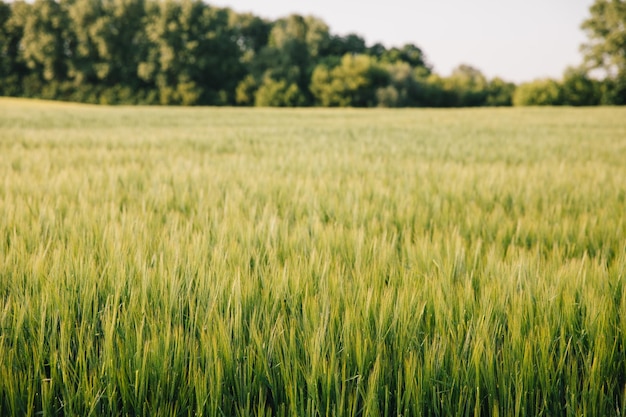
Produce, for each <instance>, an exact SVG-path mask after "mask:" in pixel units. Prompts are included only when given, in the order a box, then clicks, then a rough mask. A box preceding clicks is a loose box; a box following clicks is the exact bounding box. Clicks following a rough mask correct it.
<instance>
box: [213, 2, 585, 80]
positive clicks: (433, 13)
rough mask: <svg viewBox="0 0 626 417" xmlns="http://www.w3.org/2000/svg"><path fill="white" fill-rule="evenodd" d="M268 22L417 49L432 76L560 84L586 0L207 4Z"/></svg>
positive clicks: (575, 52) (572, 61)
mask: <svg viewBox="0 0 626 417" xmlns="http://www.w3.org/2000/svg"><path fill="white" fill-rule="evenodd" d="M208 2H209V4H212V5H215V6H222V7H230V8H232V9H233V10H236V11H238V12H253V13H254V14H256V15H258V16H262V17H266V18H270V19H276V18H278V17H283V16H287V15H289V14H291V13H298V14H302V15H314V16H317V17H320V18H321V19H322V20H324V21H325V22H326V23H327V24H328V25H329V26H330V30H331V32H332V33H333V34H340V35H345V34H347V33H350V32H354V33H357V34H359V35H361V36H363V37H364V38H365V40H366V41H367V43H368V45H371V44H373V43H376V42H381V43H383V44H385V45H386V46H401V45H403V44H404V43H407V42H412V43H415V44H416V45H417V46H419V47H420V48H422V50H423V51H424V53H425V54H426V57H427V59H428V61H429V62H430V63H431V64H432V65H433V66H434V69H435V71H436V72H437V73H439V74H441V75H448V74H449V73H450V71H451V70H452V69H453V68H454V67H456V66H457V65H459V64H461V63H464V64H470V65H472V66H475V67H477V68H478V69H480V70H481V71H482V72H483V73H484V74H485V75H486V76H488V77H490V78H491V77H494V76H499V77H502V78H504V79H506V80H510V81H514V82H522V81H530V80H533V79H535V78H541V77H554V78H560V77H561V75H562V74H563V70H565V68H566V67H567V66H569V65H578V64H580V63H581V61H582V56H581V54H580V52H579V46H580V44H581V43H583V42H584V41H585V40H586V37H585V34H584V33H583V31H582V30H581V29H580V24H581V23H582V21H583V20H585V19H586V18H587V17H588V16H589V7H590V6H591V5H592V4H593V0H440V1H436V0H416V1H408V0H385V1H377V2H374V1H357V0H265V1H261V0H216V1H212V0H208Z"/></svg>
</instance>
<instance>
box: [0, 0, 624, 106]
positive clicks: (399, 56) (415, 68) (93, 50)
mask: <svg viewBox="0 0 626 417" xmlns="http://www.w3.org/2000/svg"><path fill="white" fill-rule="evenodd" d="M625 14H626V13H625V8H624V3H623V2H622V1H618V0H597V1H596V3H595V4H594V5H593V6H592V7H591V17H590V18H589V19H588V20H587V21H586V22H585V23H584V24H583V27H584V29H585V30H586V31H587V33H588V35H589V39H590V40H589V42H588V44H586V45H584V46H583V52H584V53H585V57H586V67H585V71H587V72H586V73H585V71H583V70H572V71H568V72H566V73H565V75H564V79H563V83H562V84H559V88H560V89H561V91H560V92H559V93H558V94H556V93H555V91H554V89H555V86H554V85H544V86H543V87H540V86H538V85H535V86H534V87H530V86H528V85H526V86H524V88H523V89H522V91H521V92H520V93H519V95H520V97H521V98H520V99H519V100H518V102H519V103H522V102H528V103H536V104H570V105H575V106H582V105H595V104H624V102H626V93H625V92H626V87H625V86H626V76H624V74H626V71H625V70H624V62H626V58H625V57H624V50H625V48H624V44H625V41H624V39H626V38H625V36H624V33H625V32H624V15H625ZM346 56H350V57H352V58H348V61H347V60H346V58H345V57H346ZM350 59H351V60H352V61H349V60H350ZM593 68H602V69H603V70H604V72H605V73H606V74H607V77H606V79H605V80H603V81H602V82H598V81H595V80H594V79H593V78H590V77H589V72H588V71H589V70H590V69H593ZM529 84H530V85H534V83H529ZM533 89H534V92H532V93H531V92H530V91H531V90H533ZM514 90H515V85H513V84H512V83H508V82H505V81H503V80H500V79H497V78H496V79H493V80H488V79H487V78H486V77H485V76H484V75H483V74H482V73H481V72H480V71H479V70H478V69H476V68H473V67H471V66H469V65H461V66H459V67H458V68H456V69H455V70H454V71H453V73H452V74H451V75H450V76H448V77H442V76H440V75H438V74H434V73H433V72H432V68H431V66H430V64H429V63H428V61H427V59H426V56H425V54H424V52H423V51H422V49H420V48H419V47H418V46H417V45H414V44H405V45H403V46H400V47H395V46H394V47H389V48H388V47H386V46H385V45H382V44H380V43H377V44H374V45H367V43H366V42H365V40H364V39H363V37H361V36H359V35H357V34H348V35H345V36H340V35H335V34H333V33H331V31H330V28H329V27H328V25H327V24H326V23H325V22H323V21H322V20H320V19H317V18H315V17H312V16H301V15H297V14H292V15H290V16H286V17H284V18H280V19H277V20H275V21H269V20H265V19H262V18H260V17H258V16H254V15H252V14H250V13H243V14H241V13H236V12H234V11H233V10H230V9H227V8H219V7H214V6H211V5H209V4H207V3H205V2H203V1H201V0H163V1H161V0H34V1H33V2H25V1H22V0H17V1H14V2H10V3H5V2H4V1H2V0H0V95H12V96H24V97H35V98H51V99H59V100H69V101H84V102H88V103H107V104H134V103H146V104H164V105H234V104H236V105H242V106H251V105H253V104H262V105H263V106H273V105H276V106H309V105H313V104H316V105H324V106H354V107H375V106H380V107H413V106H424V107H472V106H510V105H512V104H513V94H514ZM541 90H544V91H543V93H539V91H541ZM556 96H558V98H557V97H556Z"/></svg>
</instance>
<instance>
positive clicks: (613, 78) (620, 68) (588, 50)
mask: <svg viewBox="0 0 626 417" xmlns="http://www.w3.org/2000/svg"><path fill="white" fill-rule="evenodd" d="M582 28H583V29H584V30H585V32H586V34H587V36H588V38H589V40H588V42H587V43H586V44H584V45H583V46H582V47H581V50H582V52H583V54H584V58H585V63H586V64H587V66H588V68H591V69H601V70H603V71H604V73H605V74H606V76H607V77H606V78H607V79H606V82H605V83H604V85H603V87H602V88H603V90H604V92H603V94H602V98H601V101H602V102H603V103H605V104H618V105H623V104H626V87H625V86H626V2H624V1H623V0H595V2H594V3H593V5H592V6H591V8H590V17H589V18H588V19H587V20H585V21H584V22H583V24H582Z"/></svg>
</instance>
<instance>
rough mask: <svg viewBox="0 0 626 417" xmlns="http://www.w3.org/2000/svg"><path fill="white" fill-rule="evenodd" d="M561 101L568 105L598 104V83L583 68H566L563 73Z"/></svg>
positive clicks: (599, 92)
mask: <svg viewBox="0 0 626 417" xmlns="http://www.w3.org/2000/svg"><path fill="white" fill-rule="evenodd" d="M562 89H563V103H564V104H566V105H568V106H595V105H598V104H600V99H601V88H600V83H599V82H598V81H596V80H593V79H591V78H590V77H589V76H588V75H587V72H586V71H585V70H584V69H583V68H568V69H566V70H565V72H564V74H563V83H562Z"/></svg>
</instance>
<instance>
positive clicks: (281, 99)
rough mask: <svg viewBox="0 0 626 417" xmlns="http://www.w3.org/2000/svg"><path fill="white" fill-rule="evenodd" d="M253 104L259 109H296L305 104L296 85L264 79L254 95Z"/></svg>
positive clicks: (268, 78)
mask: <svg viewBox="0 0 626 417" xmlns="http://www.w3.org/2000/svg"><path fill="white" fill-rule="evenodd" d="M254 104H255V105H256V106H260V107H297V106H302V105H304V104H305V97H304V95H303V94H302V92H301V91H300V89H299V88H298V85H297V84H295V83H292V84H287V82H286V81H285V80H280V81H276V80H273V79H272V78H270V77H266V78H265V79H264V80H263V82H262V83H261V85H260V86H259V88H258V90H257V91H256V93H255V95H254Z"/></svg>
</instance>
